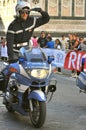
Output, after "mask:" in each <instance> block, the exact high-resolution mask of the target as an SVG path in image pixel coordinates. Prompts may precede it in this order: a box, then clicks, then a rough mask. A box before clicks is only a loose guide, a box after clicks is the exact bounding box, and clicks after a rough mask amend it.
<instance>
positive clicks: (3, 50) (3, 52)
mask: <svg viewBox="0 0 86 130" xmlns="http://www.w3.org/2000/svg"><path fill="white" fill-rule="evenodd" d="M7 58H8V54H7V45H6V41H5V39H4V38H3V41H2V46H1V59H2V60H3V61H6V60H7Z"/></svg>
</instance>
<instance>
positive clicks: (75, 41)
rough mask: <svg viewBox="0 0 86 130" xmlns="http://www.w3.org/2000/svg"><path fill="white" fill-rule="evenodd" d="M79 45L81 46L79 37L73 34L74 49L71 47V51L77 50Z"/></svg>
mask: <svg viewBox="0 0 86 130" xmlns="http://www.w3.org/2000/svg"><path fill="white" fill-rule="evenodd" d="M78 45H79V40H78V37H77V35H76V34H73V43H72V47H71V49H73V50H77V48H78Z"/></svg>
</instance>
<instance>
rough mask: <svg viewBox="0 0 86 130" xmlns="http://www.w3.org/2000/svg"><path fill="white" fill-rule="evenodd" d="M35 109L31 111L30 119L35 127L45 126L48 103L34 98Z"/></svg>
mask: <svg viewBox="0 0 86 130" xmlns="http://www.w3.org/2000/svg"><path fill="white" fill-rule="evenodd" d="M32 105H33V111H32V112H31V111H30V120H31V122H32V124H33V126H34V127H35V128H40V127H42V126H43V124H44V122H45V118H46V103H45V102H40V101H38V100H33V99H32Z"/></svg>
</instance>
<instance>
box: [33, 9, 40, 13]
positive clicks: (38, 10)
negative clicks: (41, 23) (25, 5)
mask: <svg viewBox="0 0 86 130" xmlns="http://www.w3.org/2000/svg"><path fill="white" fill-rule="evenodd" d="M31 11H37V12H40V13H41V12H42V9H41V8H33V9H31Z"/></svg>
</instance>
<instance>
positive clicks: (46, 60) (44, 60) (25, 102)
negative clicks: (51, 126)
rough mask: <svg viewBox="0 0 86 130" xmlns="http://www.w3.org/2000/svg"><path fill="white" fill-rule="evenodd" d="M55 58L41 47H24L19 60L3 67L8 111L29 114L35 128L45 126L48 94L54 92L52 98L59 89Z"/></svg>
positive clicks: (4, 98) (5, 99) (20, 51)
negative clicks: (53, 62)
mask: <svg viewBox="0 0 86 130" xmlns="http://www.w3.org/2000/svg"><path fill="white" fill-rule="evenodd" d="M52 60H53V57H46V55H45V53H44V52H43V51H42V49H41V48H30V49H28V48H24V47H22V48H21V49H20V50H19V59H18V61H17V62H15V63H11V64H4V65H5V68H4V69H3V71H2V75H3V76H2V78H3V77H4V79H3V81H4V83H5V89H6V90H5V94H4V97H3V100H4V101H3V103H4V105H5V106H6V108H7V110H8V111H9V112H18V113H20V114H22V115H25V116H27V115H29V116H30V120H31V122H32V124H33V126H34V127H36V128H40V127H42V126H43V124H44V122H45V119H46V102H47V99H48V94H49V93H51V96H50V99H51V98H52V94H53V93H54V92H55V91H56V83H57V82H56V79H55V78H53V76H52V66H51V62H52ZM49 95H50V94H49ZM50 99H49V101H50Z"/></svg>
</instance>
